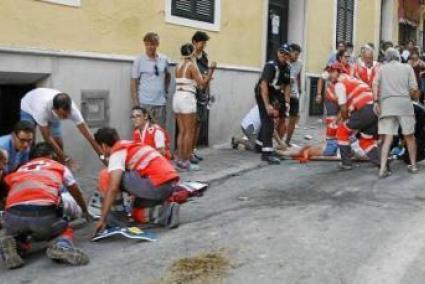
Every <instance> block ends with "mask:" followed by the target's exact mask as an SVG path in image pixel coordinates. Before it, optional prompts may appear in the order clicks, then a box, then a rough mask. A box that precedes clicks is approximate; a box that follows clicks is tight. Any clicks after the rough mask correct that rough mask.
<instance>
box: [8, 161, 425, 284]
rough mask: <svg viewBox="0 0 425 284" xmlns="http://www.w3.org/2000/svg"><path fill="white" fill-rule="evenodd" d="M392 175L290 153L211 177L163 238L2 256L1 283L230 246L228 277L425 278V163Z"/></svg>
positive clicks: (78, 276)
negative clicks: (77, 254) (20, 258)
mask: <svg viewBox="0 0 425 284" xmlns="http://www.w3.org/2000/svg"><path fill="white" fill-rule="evenodd" d="M393 168H394V172H395V173H394V174H393V176H391V177H389V178H387V179H385V180H378V178H377V177H376V170H375V169H374V168H372V167H371V166H369V165H368V164H365V163H363V164H359V165H358V166H357V167H356V168H355V169H354V170H353V171H351V172H339V171H337V170H336V164H335V163H332V162H312V163H309V164H306V165H300V164H297V163H295V162H292V161H287V162H284V163H283V164H282V165H280V166H270V167H265V168H262V169H257V170H254V171H250V172H246V173H243V174H242V175H240V176H236V177H232V178H230V179H227V180H225V181H222V182H218V183H215V184H213V185H212V186H211V187H210V188H209V190H208V192H207V193H206V195H205V196H204V197H202V198H199V199H197V200H195V201H192V202H190V203H188V204H185V205H184V206H183V208H182V216H181V219H182V225H181V226H180V227H179V228H178V229H176V230H172V231H161V232H160V237H159V240H158V242H156V243H135V242H133V241H128V240H112V241H104V242H99V243H90V242H88V241H87V239H88V237H89V235H90V234H91V233H92V227H91V228H90V227H86V228H84V229H82V230H79V231H78V240H79V245H80V246H81V247H83V248H84V249H85V250H86V251H87V252H88V253H89V255H90V257H91V263H90V264H89V265H88V266H85V267H69V266H65V265H60V264H55V263H52V262H50V261H49V260H48V259H47V258H46V257H45V255H44V254H43V253H42V252H40V253H36V254H34V255H33V256H31V257H30V258H29V259H27V261H26V266H25V267H24V268H22V269H19V270H14V271H6V270H5V269H4V267H2V266H0V283H7V284H9V283H55V284H57V283H121V284H127V283H155V281H158V280H159V279H160V278H161V277H162V276H163V275H165V273H166V270H167V267H168V266H169V265H170V264H171V263H172V262H173V261H175V260H177V259H180V258H182V257H186V256H191V255H195V254H197V253H200V252H208V251H215V250H217V249H221V248H223V249H225V250H226V251H227V254H228V256H229V259H230V262H231V268H230V270H229V273H228V274H227V275H226V276H225V278H224V282H225V283H263V284H264V283H327V284H331V283H362V284H363V283H373V284H377V283H425V258H424V257H423V256H424V254H425V206H424V205H425V179H424V174H425V167H423V166H422V167H421V168H420V170H421V172H420V173H419V174H417V175H410V174H408V173H407V171H406V169H405V167H404V165H403V164H401V163H396V164H395V165H394V166H393Z"/></svg>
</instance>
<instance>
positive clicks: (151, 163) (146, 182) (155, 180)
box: [94, 127, 179, 232]
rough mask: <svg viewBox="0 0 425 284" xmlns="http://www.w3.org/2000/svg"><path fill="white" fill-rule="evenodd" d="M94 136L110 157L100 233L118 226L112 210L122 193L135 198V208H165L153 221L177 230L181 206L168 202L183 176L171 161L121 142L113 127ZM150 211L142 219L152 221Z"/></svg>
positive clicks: (126, 142)
mask: <svg viewBox="0 0 425 284" xmlns="http://www.w3.org/2000/svg"><path fill="white" fill-rule="evenodd" d="M94 137H95V139H96V142H97V143H99V145H100V147H101V148H102V150H103V151H104V153H105V155H106V157H108V158H109V164H108V172H109V181H108V189H107V193H106V196H105V200H104V202H103V206H102V216H101V217H100V220H99V222H98V223H97V226H96V232H100V231H103V230H104V229H105V228H106V227H107V225H108V226H114V224H111V223H113V221H114V212H113V211H112V210H111V207H112V204H113V203H114V200H115V197H116V195H117V194H119V193H120V192H121V191H126V192H128V193H129V194H130V195H132V196H134V197H135V200H134V205H133V206H134V207H137V208H141V209H149V208H152V207H156V206H157V205H163V206H162V208H161V209H160V210H159V212H157V213H158V214H156V215H158V216H157V218H156V220H152V221H153V222H154V223H157V224H160V225H163V226H165V227H167V228H174V227H177V226H178V222H179V204H177V203H174V202H167V199H168V198H169V197H170V195H172V193H173V192H174V191H175V185H176V183H177V181H178V180H179V176H178V174H177V172H176V170H175V169H174V167H173V166H172V164H171V163H170V161H168V160H167V159H166V158H165V157H163V156H162V155H161V154H160V153H158V152H157V151H156V150H155V149H154V148H152V147H151V146H147V145H142V144H138V143H134V142H133V141H125V140H120V137H119V135H118V133H117V131H116V130H115V129H113V128H108V127H106V128H101V129H99V130H98V131H97V132H96V134H95V135H94ZM147 212H149V210H142V211H141V212H140V214H141V215H144V216H142V217H140V218H141V219H143V218H146V221H147V222H149V221H151V220H150V218H151V217H154V216H151V215H149V214H147ZM110 213H112V214H110Z"/></svg>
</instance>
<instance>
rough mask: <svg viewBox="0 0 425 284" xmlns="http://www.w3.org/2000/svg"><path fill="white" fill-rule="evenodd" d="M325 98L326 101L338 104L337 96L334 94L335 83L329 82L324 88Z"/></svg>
mask: <svg viewBox="0 0 425 284" xmlns="http://www.w3.org/2000/svg"><path fill="white" fill-rule="evenodd" d="M325 99H326V101H328V102H331V103H334V104H338V98H337V97H336V94H335V85H334V84H329V85H328V87H327V88H326V97H325Z"/></svg>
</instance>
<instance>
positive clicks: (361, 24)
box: [354, 0, 381, 52]
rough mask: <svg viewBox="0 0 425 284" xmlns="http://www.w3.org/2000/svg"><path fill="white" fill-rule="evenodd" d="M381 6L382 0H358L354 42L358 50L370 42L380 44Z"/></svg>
mask: <svg viewBox="0 0 425 284" xmlns="http://www.w3.org/2000/svg"><path fill="white" fill-rule="evenodd" d="M380 8H381V0H357V19H356V22H355V24H356V28H355V32H356V34H355V43H354V46H355V48H356V51H357V52H358V51H359V50H360V48H361V46H362V45H364V44H366V43H368V42H371V43H373V44H375V46H379V45H378V44H379V25H380V22H381V17H380V16H381V13H380Z"/></svg>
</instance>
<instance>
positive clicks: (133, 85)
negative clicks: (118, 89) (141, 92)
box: [130, 79, 139, 106]
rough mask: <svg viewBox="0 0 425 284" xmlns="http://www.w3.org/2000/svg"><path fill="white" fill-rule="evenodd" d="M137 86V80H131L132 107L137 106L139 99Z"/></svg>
mask: <svg viewBox="0 0 425 284" xmlns="http://www.w3.org/2000/svg"><path fill="white" fill-rule="evenodd" d="M138 85H139V79H131V81H130V89H131V100H132V101H133V105H134V106H138V105H139V99H138V97H137V91H138V90H137V88H138V87H137V86H138Z"/></svg>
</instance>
